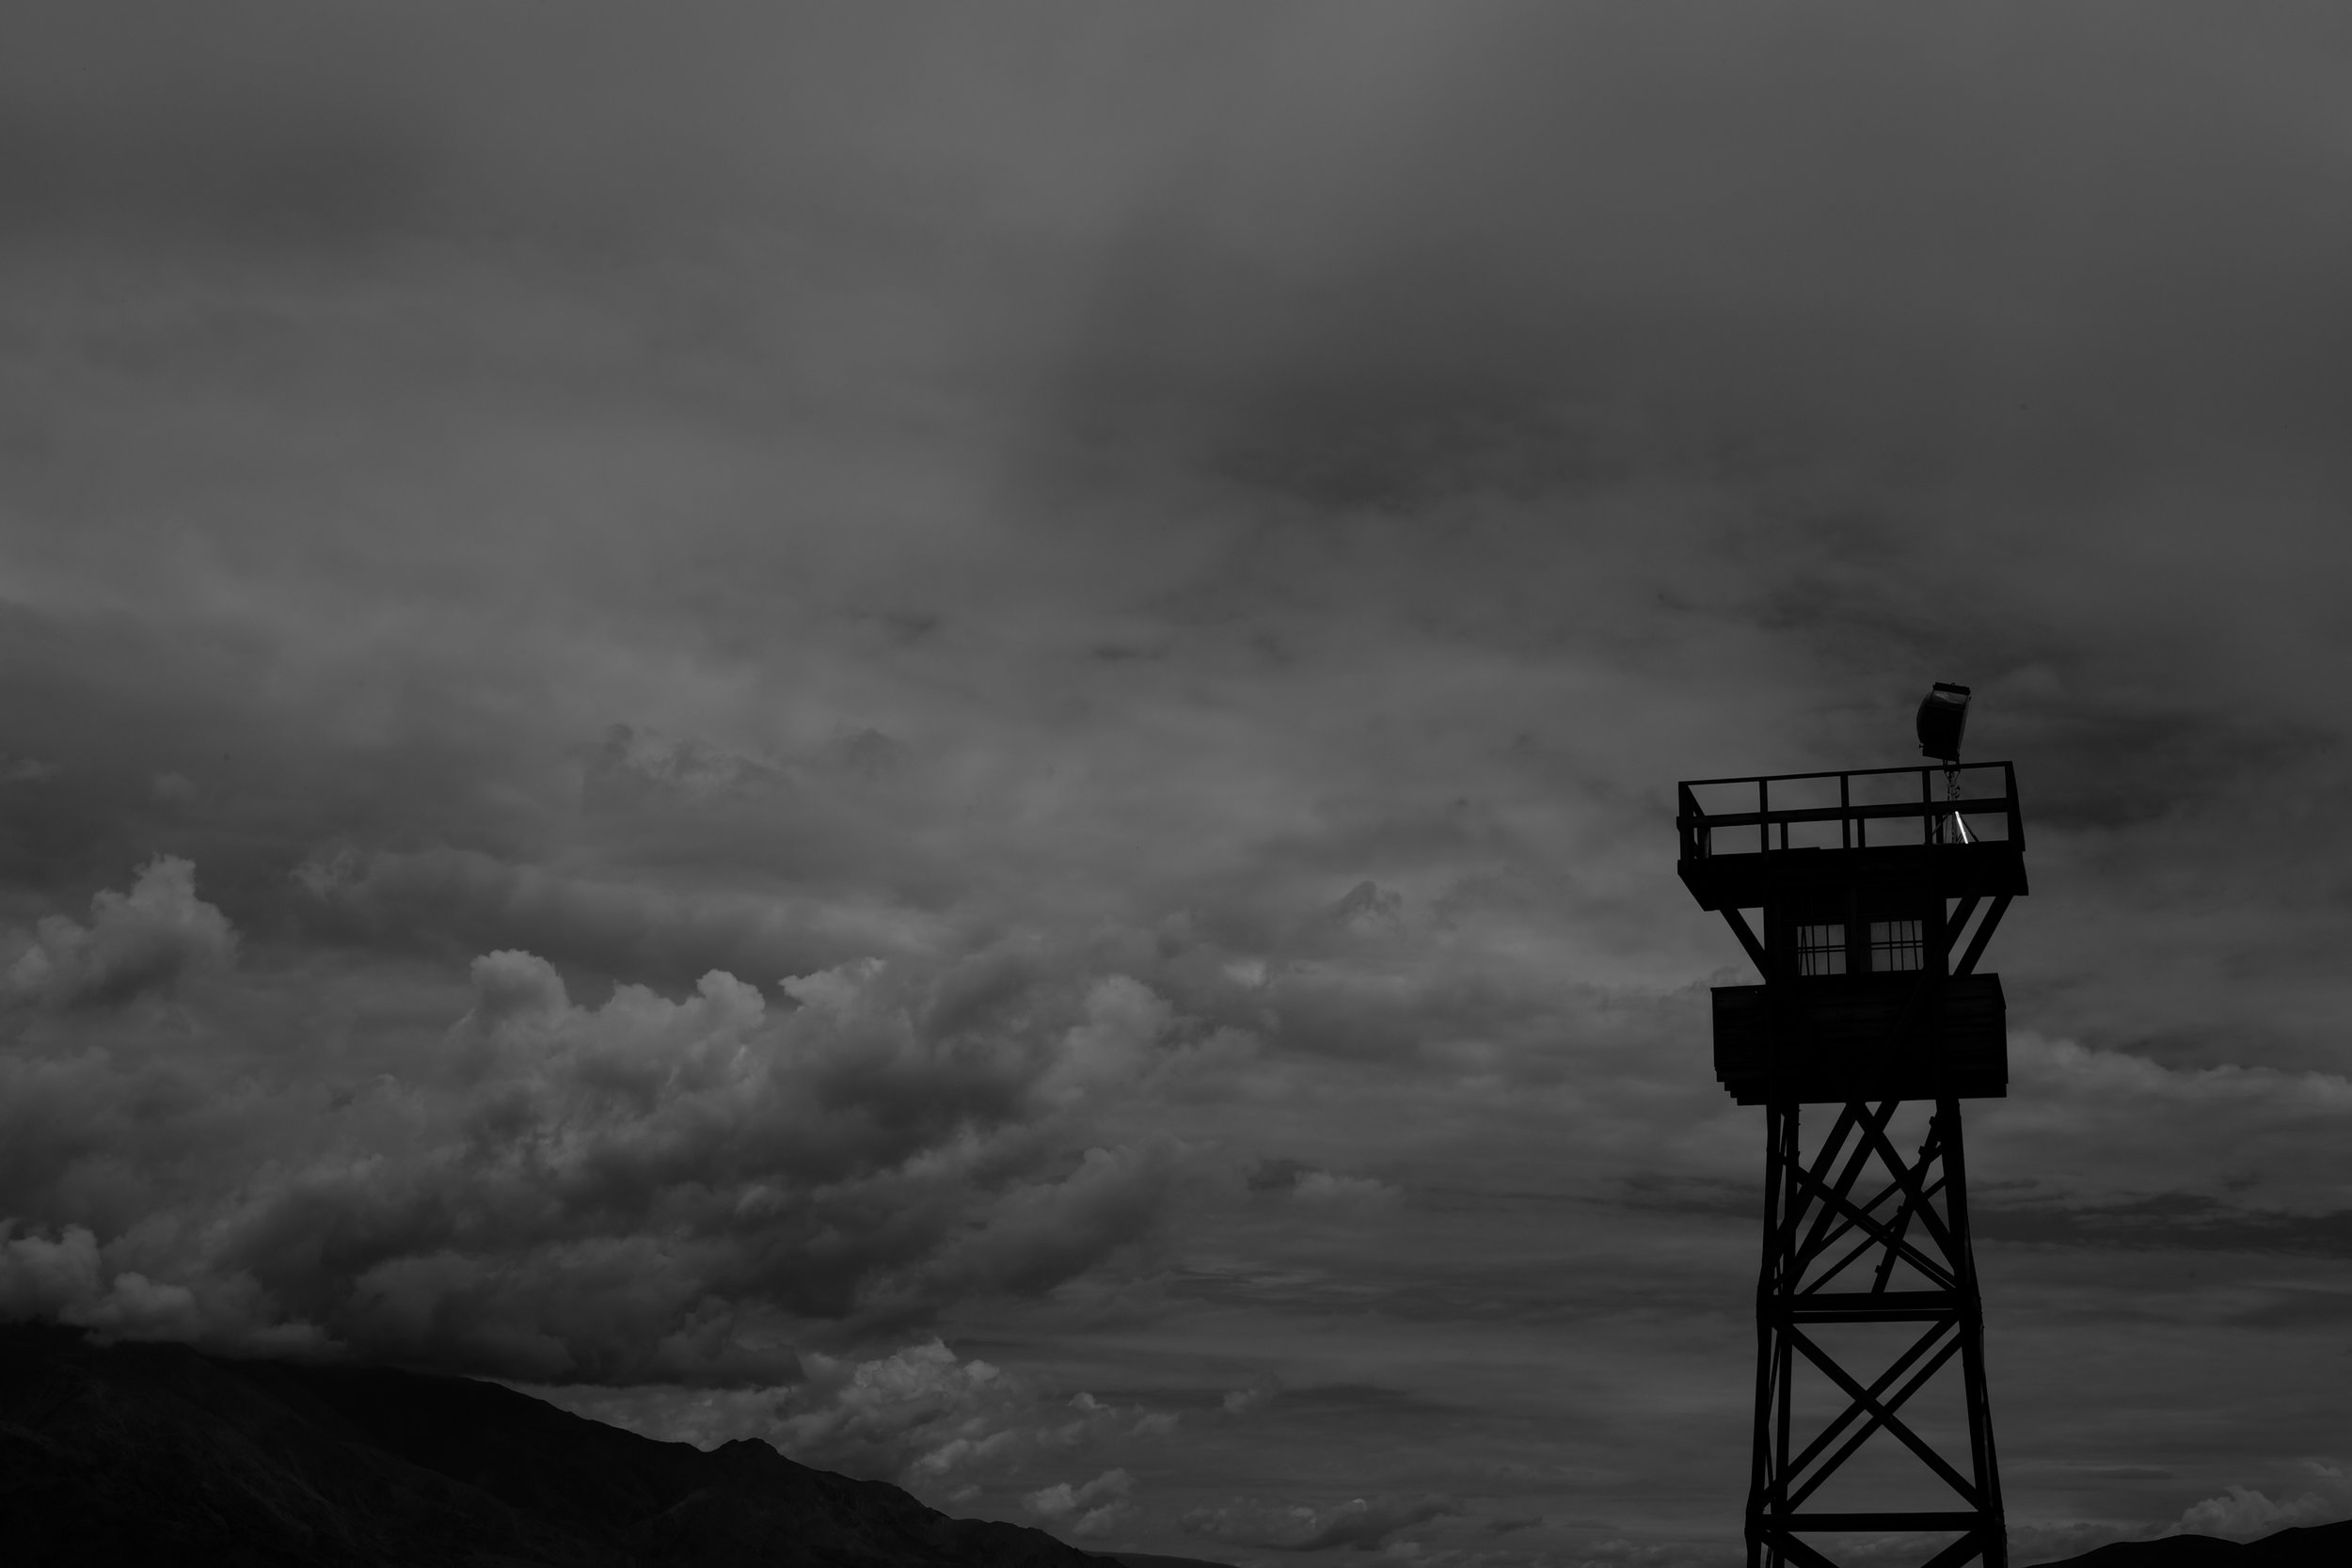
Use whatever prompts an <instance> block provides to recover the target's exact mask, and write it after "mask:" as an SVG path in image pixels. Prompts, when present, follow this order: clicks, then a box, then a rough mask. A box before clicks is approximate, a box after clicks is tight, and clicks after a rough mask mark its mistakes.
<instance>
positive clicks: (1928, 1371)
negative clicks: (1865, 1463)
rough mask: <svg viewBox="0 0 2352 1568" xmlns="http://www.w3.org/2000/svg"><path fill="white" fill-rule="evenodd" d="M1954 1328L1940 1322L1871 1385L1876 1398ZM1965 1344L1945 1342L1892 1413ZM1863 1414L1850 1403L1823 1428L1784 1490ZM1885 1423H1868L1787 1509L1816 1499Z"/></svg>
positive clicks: (1892, 1403)
mask: <svg viewBox="0 0 2352 1568" xmlns="http://www.w3.org/2000/svg"><path fill="white" fill-rule="evenodd" d="M1952 1326H1954V1325H1953V1324H1952V1323H1948V1322H1947V1323H1938V1324H1936V1325H1935V1326H1934V1327H1933V1328H1931V1329H1930V1330H1928V1332H1927V1333H1926V1334H1924V1335H1922V1336H1921V1337H1920V1339H1919V1342H1918V1343H1917V1344H1915V1345H1914V1346H1912V1347H1911V1349H1910V1350H1909V1351H1907V1352H1905V1353H1904V1354H1903V1357H1902V1359H1901V1360H1899V1361H1898V1362H1897V1363H1896V1364H1895V1365H1894V1366H1892V1367H1889V1368H1888V1369H1887V1370H1885V1372H1884V1373H1883V1374H1882V1375H1881V1376H1880V1378H1879V1381H1878V1382H1876V1383H1873V1384H1872V1385H1870V1392H1871V1393H1872V1394H1873V1395H1876V1394H1879V1393H1881V1392H1883V1390H1884V1389H1885V1387H1886V1386H1887V1385H1888V1384H1890V1383H1892V1382H1893V1381H1894V1380H1895V1379H1896V1378H1897V1377H1899V1376H1900V1375H1902V1372H1903V1370H1904V1369H1905V1368H1906V1367H1907V1366H1908V1365H1909V1364H1910V1362H1911V1360H1912V1359H1913V1358H1914V1357H1915V1356H1917V1355H1918V1354H1920V1353H1921V1352H1922V1351H1924V1350H1926V1349H1927V1348H1928V1346H1929V1345H1931V1343H1933V1342H1934V1340H1935V1338H1936V1337H1937V1336H1939V1335H1941V1334H1942V1333H1943V1332H1944V1331H1945V1330H1946V1329H1947V1328H1949V1327H1952ZM1961 1343H1962V1340H1961V1337H1960V1336H1959V1335H1954V1336H1953V1337H1952V1338H1949V1339H1947V1340H1946V1341H1945V1343H1944V1344H1943V1345H1942V1346H1941V1347H1939V1348H1938V1349H1937V1350H1936V1353H1935V1354H1933V1355H1931V1356H1930V1357H1929V1358H1928V1362H1927V1365H1926V1366H1924V1367H1921V1368H1920V1369H1919V1370H1918V1371H1917V1372H1916V1373H1915V1374H1914V1375H1913V1376H1912V1378H1911V1381H1909V1382H1908V1383H1906V1384H1904V1385H1903V1386H1901V1387H1900V1388H1899V1389H1897V1390H1896V1391H1895V1396H1894V1398H1892V1399H1890V1400H1888V1401H1886V1402H1885V1408H1886V1409H1887V1410H1889V1411H1895V1410H1900V1409H1901V1408H1902V1407H1903V1405H1904V1404H1905V1403H1907V1402H1909V1401H1910V1399H1911V1396H1912V1395H1914V1394H1915V1393H1917V1392H1918V1391H1919V1390H1920V1389H1922V1388H1924V1387H1926V1386H1928V1382H1929V1380H1930V1379H1931V1378H1933V1377H1934V1376H1935V1374H1936V1373H1937V1372H1940V1371H1942V1370H1944V1367H1945V1364H1946V1363H1947V1362H1948V1361H1950V1360H1951V1358H1952V1357H1953V1356H1954V1355H1956V1354H1959V1353H1960V1347H1961ZM1862 1412H1863V1406H1861V1405H1859V1404H1850V1405H1848V1406H1847V1407H1846V1410H1845V1413H1844V1414H1843V1415H1841V1416H1839V1417H1838V1418H1837V1419H1836V1420H1835V1421H1833V1422H1831V1423H1830V1424H1829V1425H1828V1426H1827V1427H1825V1428H1823V1429H1822V1432H1821V1434H1820V1436H1819V1437H1817V1438H1815V1439H1814V1440H1813V1442H1812V1443H1811V1444H1809V1445H1808V1446H1807V1447H1806V1449H1805V1450H1804V1453H1803V1454H1801V1455H1799V1456H1798V1458H1797V1461H1796V1463H1794V1464H1793V1465H1789V1466H1788V1475H1787V1476H1784V1477H1783V1478H1782V1481H1781V1484H1782V1487H1783V1488H1784V1489H1786V1487H1787V1485H1788V1476H1793V1475H1795V1474H1796V1473H1797V1472H1798V1471H1799V1470H1802V1469H1804V1467H1805V1465H1808V1464H1810V1463H1811V1462H1812V1459H1813V1457H1814V1455H1815V1454H1817V1453H1818V1452H1820V1449H1823V1448H1824V1447H1826V1446H1827V1445H1828V1444H1829V1443H1831V1442H1832V1441H1834V1440H1835V1439H1836V1435H1837V1434H1838V1433H1841V1432H1843V1431H1844V1430H1845V1428H1846V1426H1847V1425H1848V1424H1849V1423H1851V1421H1852V1420H1853V1418H1855V1417H1857V1416H1859V1415H1861V1414H1862ZM1882 1424H1883V1423H1882V1421H1881V1419H1880V1418H1879V1417H1878V1416H1876V1415H1873V1416H1872V1417H1871V1418H1869V1420H1868V1421H1867V1422H1865V1423H1864V1425H1863V1428H1862V1430H1861V1431H1860V1432H1857V1433H1854V1434H1853V1435H1852V1436H1851V1438H1849V1439H1847V1441H1846V1445H1845V1447H1843V1448H1841V1449H1838V1450H1837V1452H1836V1453H1835V1454H1833V1455H1832V1456H1831V1457H1830V1459H1829V1461H1828V1462H1827V1463H1826V1464H1824V1465H1822V1466H1821V1467H1820V1469H1819V1470H1817V1471H1815V1472H1814V1474H1813V1477H1812V1479H1811V1480H1809V1481H1806V1482H1805V1483H1804V1485H1803V1486H1801V1487H1799V1488H1798V1489H1797V1491H1796V1493H1795V1495H1794V1496H1792V1497H1789V1498H1788V1502H1787V1505H1786V1506H1787V1507H1788V1508H1789V1509H1792V1510H1793V1509H1796V1508H1798V1507H1800V1506H1802V1505H1803V1504H1804V1500H1805V1498H1807V1497H1811V1496H1813V1494H1814V1493H1815V1492H1817V1491H1819V1490H1820V1486H1821V1483H1822V1482H1823V1481H1828V1480H1829V1478H1830V1477H1832V1476H1834V1475H1836V1473H1837V1467H1838V1466H1839V1465H1843V1464H1844V1463H1846V1461H1847V1460H1849V1459H1851V1458H1852V1457H1853V1453H1854V1450H1855V1449H1859V1448H1860V1447H1862V1445H1863V1444H1865V1443H1867V1442H1868V1441H1869V1440H1870V1436H1871V1434H1872V1433H1875V1432H1877V1431H1878V1430H1879V1428H1880V1426H1881V1425H1882Z"/></svg>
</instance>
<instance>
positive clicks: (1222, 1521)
mask: <svg viewBox="0 0 2352 1568" xmlns="http://www.w3.org/2000/svg"><path fill="white" fill-rule="evenodd" d="M1462 1512H1464V1510H1463V1506H1462V1504H1461V1502H1460V1501H1459V1500H1457V1499H1455V1498H1453V1497H1441V1496H1438V1495H1435V1494H1421V1495H1418V1496H1406V1495H1381V1496H1376V1497H1351V1498H1349V1499H1348V1500H1347V1501H1346V1502H1343V1503H1340V1504H1338V1505H1336V1506H1334V1507H1330V1508H1314V1507H1311V1506H1309V1505H1307V1504H1303V1503H1302V1504H1295V1505H1292V1506H1289V1507H1282V1506H1279V1505H1276V1504H1269V1503H1264V1502H1254V1501H1237V1502H1232V1503H1227V1504H1223V1505H1206V1506H1203V1507H1200V1508H1197V1509H1194V1510H1193V1511H1192V1512H1190V1513H1186V1514H1185V1515H1184V1529H1185V1530H1186V1531H1187V1532H1189V1533H1191V1534H1194V1535H1204V1536H1207V1537H1209V1538H1210V1539H1212V1540H1216V1541H1222V1542H1228V1543H1231V1544H1233V1545H1237V1546H1263V1547H1269V1548H1271V1549H1273V1550H1276V1551H1284V1552H1313V1551H1321V1550H1324V1549H1325V1548H1327V1547H1332V1546H1348V1547H1353V1548H1355V1549H1357V1550H1359V1551H1369V1550H1372V1549H1373V1548H1375V1547H1378V1546H1385V1545H1388V1544H1391V1543H1392V1542H1393V1540H1394V1538H1395V1536H1396V1534H1397V1532H1398V1531H1400V1530H1405V1529H1409V1528H1412V1527H1413V1526H1415V1525H1419V1524H1425V1523H1427V1522H1428V1521H1429V1520H1432V1519H1438V1518H1442V1517H1444V1516H1446V1515H1448V1514H1454V1513H1462Z"/></svg>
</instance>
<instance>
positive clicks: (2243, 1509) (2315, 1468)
mask: <svg viewBox="0 0 2352 1568" xmlns="http://www.w3.org/2000/svg"><path fill="white" fill-rule="evenodd" d="M2296 1468H2298V1469H2299V1470H2301V1471H2302V1475H2301V1477H2299V1478H2298V1479H2299V1480H2300V1481H2301V1482H2302V1484H2301V1486H2300V1487H2299V1488H2296V1489H2294V1490H2291V1491H2288V1490H2286V1489H2282V1492H2284V1495H2282V1496H2280V1497H2271V1496H2270V1495H2269V1494H2267V1493H2265V1492H2260V1491H2257V1490H2255V1489H2254V1488H2252V1487H2249V1486H2233V1487H2231V1488H2230V1489H2229V1490H2228V1491H2226V1492H2224V1493H2222V1494H2221V1495H2220V1496H2218V1497H2207V1498H2205V1499H2204V1500H2203V1501H2201V1502H2197V1503H2191V1504H2190V1505H2189V1507H2188V1509H2187V1510H2186V1512H2185V1513H2182V1515H2181V1522H2180V1525H2179V1526H2178V1528H2179V1529H2180V1530H2182V1531H2183V1532H2184V1533H2185V1534H2190V1535H2217V1536H2220V1537H2221V1538H2222V1539H2223V1540H2225V1541H2252V1540H2256V1539H2258V1538H2260V1537H2262V1536H2265V1535H2268V1534H2270V1533H2272V1532H2273V1531H2275V1530H2282V1529H2296V1528H2303V1527H2307V1526H2311V1525H2326V1524H2333V1523H2334V1522H2335V1521H2337V1520H2339V1519H2342V1518H2344V1517H2346V1516H2347V1515H2348V1514H2352V1475H2347V1474H2346V1473H2345V1470H2344V1465H2341V1464H2339V1463H2337V1462H2335V1461H2333V1460H2326V1459H2312V1460H2306V1461H2304V1462H2303V1463H2302V1464H2301V1465H2298V1466H2296Z"/></svg>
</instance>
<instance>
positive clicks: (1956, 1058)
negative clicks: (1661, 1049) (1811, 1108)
mask: <svg viewBox="0 0 2352 1568" xmlns="http://www.w3.org/2000/svg"><path fill="white" fill-rule="evenodd" d="M1954 690H1961V689H1957V688H1955V689H1954ZM1953 750H1954V751H1955V752H1956V751H1957V747H1956V745H1955V746H1954V747H1953ZM1939 786H1941V787H1939ZM1676 790H1677V806H1678V810H1677V816H1676V826H1677V829H1678V831H1679V832H1680V834H1681V853H1680V858H1679V860H1678V862H1677V866H1676V870H1677V874H1678V875H1679V876H1680V877H1681V879H1682V882H1683V885H1684V886H1685V887H1687V888H1689V889H1690V890H1691V893H1692V896H1693V897H1695V898H1697V900H1698V902H1699V905H1700V907H1701V908H1703V909H1708V910H1712V911H1719V912H1720V913H1722V915H1723V916H1724V920H1725V921H1727V922H1728V923H1729V925H1730V927H1731V929H1732V933H1733V934H1734V935H1735V936H1737V937H1738V938H1739V939H1740V946H1742V947H1743V948H1745V949H1746V950H1747V954H1748V957H1749V958H1751V959H1753V960H1754V961H1755V964H1756V969H1757V970H1758V971H1759V972H1761V974H1763V977H1764V983H1763V984H1762V985H1754V986H1719V987H1717V988H1716V989H1715V992H1714V1009H1715V1075H1716V1077H1717V1078H1718V1079H1720V1080H1721V1081H1722V1083H1723V1085H1724V1088H1725V1089H1727V1090H1729V1091H1730V1093H1731V1095H1732V1097H1733V1098H1734V1099H1735V1100H1737V1101H1739V1102H1740V1104H1742V1105H1756V1104H1804V1103H1819V1102H1829V1103H1844V1102H1850V1101H1885V1100H1957V1099H1984V1098H1997V1097H2001V1096H2004V1095H2006V1094H2007V1093H2008V1092H2009V1053H2008V1046H2007V1038H2006V1009H2005V1006H2004V1003H2003V1001H2002V996H2001V981H2000V977H1999V976H1998V975H1996V974H1978V973H1977V972H1976V968H1977V959H1978V958H1979V957H1981V956H1982V954H1983V952H1984V948H1985V943H1986V942H1988V941H1990V940H1991V938H1992V935H1993V930H1994V927H1995V926H1996V925H1997V924H1999V922H2000V918H2001V916H2002V914H2003V913H2004V912H2005V911H2007V910H2008V908H2009V905H2010V900H2011V899H2012V898H2017V897H2021V896H2023V895H2025V893H2026V863H2025V848H2026V832H2025V822H2024V818H2023V817H2022V816H2021V815H2020V814H2019V811H2018V804H2017V776H2016V771H2015V769H2014V768H2012V767H2011V766H2010V764H2009V763H2006V762H1982V763H1970V764H1965V765H1953V766H1933V765H1931V766H1926V767H1918V768H1869V769H1865V770H1861V771H1856V772H1846V773H1782V774H1772V775H1767V776H1759V777H1751V778H1733V779H1693V780H1689V781H1686V782H1684V783H1682V784H1677V786H1676ZM1751 911H1753V912H1754V913H1755V915H1756V919H1755V921H1754V922H1753V923H1752V922H1751V921H1750V919H1749V914H1750V912H1751ZM1972 917H1976V925H1975V927H1974V928H1973V930H1972V929H1971V928H1970V926H1969V922H1970V920H1971V918H1972Z"/></svg>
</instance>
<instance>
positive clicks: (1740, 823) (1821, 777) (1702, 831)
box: [1675, 762, 2026, 862]
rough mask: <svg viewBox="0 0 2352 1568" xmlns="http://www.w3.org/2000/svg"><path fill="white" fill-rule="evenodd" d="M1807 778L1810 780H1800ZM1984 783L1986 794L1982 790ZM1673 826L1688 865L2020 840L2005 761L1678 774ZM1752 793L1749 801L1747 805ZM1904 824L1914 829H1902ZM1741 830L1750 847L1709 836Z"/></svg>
mask: <svg viewBox="0 0 2352 1568" xmlns="http://www.w3.org/2000/svg"><path fill="white" fill-rule="evenodd" d="M1832 784H1835V786H1836V800H1834V801H1830V800H1820V799H1810V800H1808V799H1807V798H1809V797H1810V798H1818V797H1821V796H1825V795H1827V794H1828V792H1829V788H1830V786H1831V785H1832ZM1954 784H1957V785H1958V787H1959V793H1958V795H1957V796H1955V795H1954V794H1953V793H1952V786H1953V785H1954ZM1808 785H1809V786H1812V787H1810V788H1807V787H1804V786H1808ZM1775 786H1778V793H1779V795H1780V799H1781V800H1782V801H1783V802H1784V803H1783V804H1781V805H1778V806H1775V805H1774V804H1773V803H1772V798H1773V794H1774V790H1775ZM1988 788H1992V789H1993V790H1994V792H1993V793H1986V790H1987V789H1988ZM1701 791H1706V792H1708V796H1710V797H1725V796H1727V797H1730V798H1731V800H1733V802H1734V803H1732V804H1729V805H1727V806H1723V807H1720V808H1718V809H1709V801H1708V800H1703V799H1702V797H1701V793H1700V792H1701ZM1675 796H1676V806H1677V811H1676V816H1675V827H1676V829H1677V831H1678V832H1679V833H1680V834H1681V839H1682V859H1683V860H1684V861H1686V862H1688V861H1701V860H1708V859H1713V858H1716V857H1719V856H1722V855H1724V854H1769V853H1771V852H1772V851H1774V850H1776V849H1779V850H1786V849H1808V848H1837V849H1868V848H1888V847H1895V846H1897V845H1920V844H1960V843H1998V844H2002V845H2004V846H2006V847H2008V848H2009V849H2010V850H2011V851H2013V852H2014V851H2022V850H2023V849H2024V848H2025V847H2026V823H2025V817H2024V816H2023V814H2022V813H2021V811H2020V809H2019V806H2018V800H2017V770H2016V768H2014V767H2013V766H2012V765H2011V764H2010V763H2006V762H1971V763H1963V764H1962V765H1960V766H1959V767H1957V768H1943V767H1939V766H1934V765H1930V766H1927V767H1921V768H1854V769H1849V770H1847V771H1844V772H1827V773H1761V774H1751V775H1748V776H1746V777H1739V778H1727V779H1686V780H1684V781H1683V782H1682V783H1680V784H1677V785H1676V786H1675ZM1792 797H1795V798H1796V799H1795V800H1792V799H1791V798H1792ZM1749 800H1753V801H1754V804H1753V805H1752V806H1751V805H1749V804H1748V801H1749ZM1799 801H1804V803H1798V802H1799ZM1873 823H1877V824H1879V832H1878V842H1877V843H1876V844H1875V845H1874V844H1873V843H1872V842H1871V831H1870V830H1871V825H1872V824H1873ZM1905 824H1908V825H1913V826H1912V827H1911V828H1910V830H1909V831H1906V829H1905V827H1904V826H1903V825H1905ZM1955 824H1958V827H1957V829H1956V827H1955ZM1742 828H1752V829H1754V830H1755V834H1756V836H1755V841H1754V844H1753V847H1750V846H1749V845H1748V844H1746V843H1743V842H1741V839H1742V838H1744V836H1745V835H1740V837H1736V838H1732V839H1729V840H1727V841H1725V842H1724V843H1722V844H1718V843H1717V840H1716V835H1717V834H1719V833H1726V834H1729V833H1737V831H1738V830H1740V829H1742Z"/></svg>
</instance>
